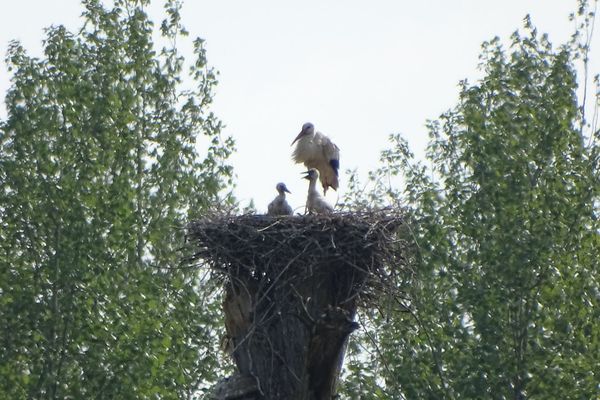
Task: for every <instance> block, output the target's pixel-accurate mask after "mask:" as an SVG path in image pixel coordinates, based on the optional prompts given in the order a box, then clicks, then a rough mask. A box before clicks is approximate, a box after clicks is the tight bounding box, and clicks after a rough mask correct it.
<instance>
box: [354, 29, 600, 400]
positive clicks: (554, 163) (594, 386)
mask: <svg viewBox="0 0 600 400" xmlns="http://www.w3.org/2000/svg"><path fill="white" fill-rule="evenodd" d="M576 51H577V49H575V50H573V48H572V47H568V46H565V47H563V48H560V49H558V50H554V49H552V47H551V45H550V44H549V43H548V41H547V39H546V37H545V36H541V37H540V36H539V35H538V34H537V32H536V31H535V29H534V28H533V27H532V26H531V25H530V23H529V21H526V27H525V34H524V35H521V34H519V33H515V34H514V35H513V36H512V38H511V44H510V49H509V50H508V51H507V50H505V49H504V48H503V47H502V46H501V45H500V43H499V40H498V39H495V40H493V41H491V42H489V43H485V44H484V47H483V53H482V56H481V67H482V68H483V71H484V73H485V76H484V78H483V79H481V80H480V81H479V82H477V83H476V84H469V83H468V82H462V83H461V86H460V89H461V91H460V101H459V104H458V105H457V106H456V107H455V108H454V109H452V110H450V111H448V112H447V113H445V114H443V115H442V116H441V117H440V119H439V120H438V121H434V122H431V123H430V124H429V131H430V135H431V141H430V145H429V146H428V151H427V164H430V165H432V170H428V169H427V168H425V167H424V166H423V165H421V164H420V163H417V162H415V161H414V159H413V157H412V155H411V154H410V152H409V151H408V149H407V146H406V144H405V143H404V142H403V141H402V139H401V138H400V137H399V136H392V138H391V143H392V148H391V149H390V150H387V151H385V152H384V153H383V159H382V161H383V166H382V167H381V168H380V169H379V170H377V171H375V172H374V173H373V174H372V175H371V177H370V182H371V183H372V185H373V186H372V189H373V192H372V193H373V194H371V195H367V196H365V195H364V194H362V193H361V192H360V191H358V193H357V192H355V193H354V194H355V195H356V194H357V195H358V202H357V203H358V205H359V206H364V205H369V204H371V205H372V204H375V205H382V204H383V202H381V199H383V198H384V197H383V196H384V195H385V194H386V193H388V194H390V198H391V199H392V200H393V202H392V203H393V204H398V203H400V201H399V200H398V199H399V197H398V196H400V195H401V196H402V197H401V199H402V203H404V204H405V205H406V206H408V207H409V209H410V214H411V218H412V226H413V229H414V230H413V232H412V234H413V235H414V237H413V238H414V241H415V246H416V250H415V253H414V254H413V255H412V261H413V266H414V269H415V276H414V277H412V278H411V279H412V280H411V282H408V283H409V284H408V285H407V286H406V287H402V288H399V289H401V290H404V291H408V294H409V297H410V300H409V301H408V302H406V304H405V305H406V306H407V307H408V308H409V309H410V312H406V309H404V308H402V307H400V309H399V310H398V311H395V312H391V313H388V315H387V316H386V317H383V316H382V315H381V314H374V315H373V316H372V319H371V323H372V324H373V328H372V330H373V331H376V332H378V346H379V348H380V349H381V359H382V360H385V361H384V362H385V363H386V364H387V367H386V368H380V369H379V371H380V379H381V380H383V381H384V383H382V384H381V385H380V386H381V387H385V389H386V391H388V392H389V393H393V395H392V396H391V397H393V398H402V397H405V398H409V399H413V398H449V399H451V398H461V399H462V398H473V399H480V398H513V399H523V398H586V399H587V398H597V397H598V396H599V395H600V392H599V391H600V387H599V386H598V382H599V381H600V376H599V375H598V371H597V366H598V365H600V302H599V299H600V297H599V296H598V294H599V293H600V278H599V277H600V275H599V274H598V271H599V260H600V252H599V250H598V249H600V237H599V234H598V232H600V225H599V224H598V209H597V206H598V204H599V203H598V202H599V201H600V198H599V194H600V183H599V182H600V176H599V174H598V171H599V169H598V147H597V145H596V144H595V143H596V142H595V141H594V140H589V139H590V138H589V137H586V136H585V135H584V134H583V129H582V126H583V125H582V124H581V118H582V110H583V105H582V104H578V100H577V96H576V89H577V81H576V73H575V71H574V67H573V65H572V62H573V60H574V59H575V58H576V57H575V55H576V54H579V53H576ZM594 134H596V135H597V132H592V133H591V134H590V135H594ZM586 143H590V145H589V146H588V145H586ZM400 173H402V174H403V175H404V177H405V179H406V190H405V191H404V193H402V194H399V193H397V192H396V191H394V189H392V186H386V183H387V182H388V178H389V177H391V176H394V175H397V174H400ZM357 187H358V186H357ZM369 196H370V197H369ZM348 200H352V199H351V198H350V199H348ZM374 200H377V201H378V202H379V203H377V202H374ZM363 360H365V359H364V358H363ZM367 365H369V363H367ZM350 370H351V368H350ZM367 371H369V368H367ZM369 376H370V375H369V373H365V375H364V377H366V378H368V377H369ZM377 386H378V385H377V383H376V382H372V383H371V385H370V388H366V389H364V388H363V392H368V393H374V392H375V389H374V388H375V387H377ZM353 389H354V388H353V387H352V386H351V385H350V384H347V385H346V387H345V388H344V390H345V393H346V395H348V396H349V397H353V396H354V395H356V394H357V393H359V392H357V391H355V390H353ZM375 398H376V397H375Z"/></svg>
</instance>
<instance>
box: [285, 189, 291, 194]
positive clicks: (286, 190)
mask: <svg viewBox="0 0 600 400" xmlns="http://www.w3.org/2000/svg"><path fill="white" fill-rule="evenodd" d="M283 191H284V192H287V193H289V194H292V192H290V191H289V190H288V188H285V189H283Z"/></svg>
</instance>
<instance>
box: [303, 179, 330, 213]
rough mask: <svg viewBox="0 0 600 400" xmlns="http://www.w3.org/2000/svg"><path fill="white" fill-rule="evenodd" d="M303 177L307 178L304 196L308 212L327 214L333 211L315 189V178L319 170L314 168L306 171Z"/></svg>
mask: <svg viewBox="0 0 600 400" xmlns="http://www.w3.org/2000/svg"><path fill="white" fill-rule="evenodd" d="M304 179H308V180H309V181H310V183H309V184H308V196H307V197H306V209H307V210H308V213H309V214H313V213H314V214H329V213H332V212H333V207H332V206H331V204H329V203H328V202H327V201H326V200H325V199H324V198H323V196H321V194H320V193H319V192H318V191H317V180H318V179H319V171H317V170H316V169H315V168H312V169H309V170H308V171H306V176H305V177H304Z"/></svg>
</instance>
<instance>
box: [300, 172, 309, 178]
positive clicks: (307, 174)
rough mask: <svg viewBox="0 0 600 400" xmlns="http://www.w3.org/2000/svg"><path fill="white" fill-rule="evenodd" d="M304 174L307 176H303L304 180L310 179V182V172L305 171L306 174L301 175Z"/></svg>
mask: <svg viewBox="0 0 600 400" xmlns="http://www.w3.org/2000/svg"><path fill="white" fill-rule="evenodd" d="M302 174H305V175H304V176H303V178H304V179H308V180H310V171H304V172H302V173H301V174H300V175H302Z"/></svg>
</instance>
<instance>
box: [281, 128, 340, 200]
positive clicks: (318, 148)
mask: <svg viewBox="0 0 600 400" xmlns="http://www.w3.org/2000/svg"><path fill="white" fill-rule="evenodd" d="M296 142H298V144H296V148H295V149H294V153H293V154H292V158H293V159H294V161H295V162H296V163H298V164H300V163H304V165H305V166H306V168H308V169H311V168H315V169H317V170H318V171H319V175H320V177H321V184H322V185H323V193H327V188H330V187H331V188H333V190H337V188H338V187H339V182H338V170H339V168H340V149H339V148H338V147H337V146H336V145H335V143H333V142H332V141H331V139H329V138H328V137H327V136H325V135H323V134H322V133H321V132H318V131H315V126H314V125H313V124H311V123H310V122H307V123H305V124H304V125H302V130H301V131H300V133H299V134H298V136H296V139H294V141H293V142H292V146H293V145H294V143H296Z"/></svg>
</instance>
